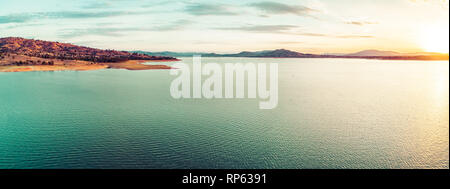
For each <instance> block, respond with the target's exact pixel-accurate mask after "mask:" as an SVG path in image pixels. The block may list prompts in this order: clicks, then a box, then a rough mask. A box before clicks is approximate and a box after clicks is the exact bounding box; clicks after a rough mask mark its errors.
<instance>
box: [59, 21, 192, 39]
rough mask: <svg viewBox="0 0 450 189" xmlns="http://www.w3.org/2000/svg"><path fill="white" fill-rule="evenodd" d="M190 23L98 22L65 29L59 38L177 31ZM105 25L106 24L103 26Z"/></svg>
mask: <svg viewBox="0 0 450 189" xmlns="http://www.w3.org/2000/svg"><path fill="white" fill-rule="evenodd" d="M190 24H192V22H191V21H188V20H184V19H181V20H177V21H175V22H172V23H170V24H167V25H162V26H152V27H150V28H148V27H123V26H121V27H112V26H111V25H113V24H111V23H107V24H105V23H104V24H98V25H97V26H95V27H90V28H84V29H79V28H75V29H66V30H65V31H63V32H61V34H59V37H60V38H64V39H66V38H75V37H82V36H88V35H95V36H110V37H121V36H125V34H124V32H145V31H177V30H183V29H185V27H186V26H187V25H190ZM105 25H108V26H106V27H105Z"/></svg>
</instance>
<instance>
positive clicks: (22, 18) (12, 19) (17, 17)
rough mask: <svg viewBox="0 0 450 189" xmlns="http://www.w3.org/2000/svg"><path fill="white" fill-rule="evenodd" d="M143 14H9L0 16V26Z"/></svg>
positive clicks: (103, 12)
mask: <svg viewBox="0 0 450 189" xmlns="http://www.w3.org/2000/svg"><path fill="white" fill-rule="evenodd" d="M136 14H143V12H129V11H102V12H85V11H67V12H38V13H25V14H11V15H7V16H0V24H9V23H25V22H29V21H33V20H42V19H86V18H106V17H114V16H124V15H136Z"/></svg>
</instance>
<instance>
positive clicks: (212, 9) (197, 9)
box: [185, 4, 239, 16]
mask: <svg viewBox="0 0 450 189" xmlns="http://www.w3.org/2000/svg"><path fill="white" fill-rule="evenodd" d="M185 12H187V13H189V14H192V15H196V16H204V15H238V14H239V13H238V12H237V11H235V10H234V9H233V7H231V6H229V5H224V4H191V5H188V6H187V7H186V9H185Z"/></svg>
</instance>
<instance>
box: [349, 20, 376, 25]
mask: <svg viewBox="0 0 450 189" xmlns="http://www.w3.org/2000/svg"><path fill="white" fill-rule="evenodd" d="M345 23H346V24H351V25H357V26H364V25H372V24H378V22H368V21H348V22H345Z"/></svg>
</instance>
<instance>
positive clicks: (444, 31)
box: [420, 26, 449, 53]
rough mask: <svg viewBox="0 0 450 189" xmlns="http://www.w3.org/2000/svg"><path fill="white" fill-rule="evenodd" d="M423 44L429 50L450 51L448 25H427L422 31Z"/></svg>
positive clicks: (424, 48) (425, 49)
mask: <svg viewBox="0 0 450 189" xmlns="http://www.w3.org/2000/svg"><path fill="white" fill-rule="evenodd" d="M420 40H421V41H420V43H421V46H422V48H423V50H424V51H427V52H439V53H448V52H449V29H448V26H447V27H445V26H433V27H427V28H426V29H424V30H423V31H422V33H421V39H420Z"/></svg>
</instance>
